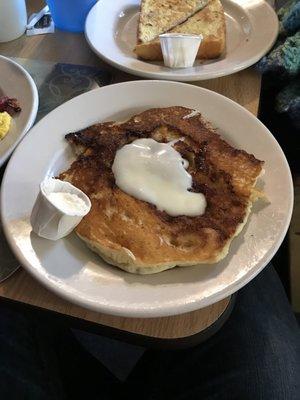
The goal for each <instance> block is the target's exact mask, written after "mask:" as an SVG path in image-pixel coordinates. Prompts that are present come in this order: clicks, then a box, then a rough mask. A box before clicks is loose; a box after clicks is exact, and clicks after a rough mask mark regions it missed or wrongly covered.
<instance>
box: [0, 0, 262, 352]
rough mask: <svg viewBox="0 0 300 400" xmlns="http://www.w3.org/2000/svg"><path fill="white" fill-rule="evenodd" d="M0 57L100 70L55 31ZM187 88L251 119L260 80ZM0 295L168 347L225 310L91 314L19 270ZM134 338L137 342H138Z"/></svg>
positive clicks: (248, 75)
mask: <svg viewBox="0 0 300 400" xmlns="http://www.w3.org/2000/svg"><path fill="white" fill-rule="evenodd" d="M43 5H44V2H43V1H42V0H28V1H27V8H28V13H29V14H30V13H31V12H34V11H38V10H40V9H41V8H42V6H43ZM0 54H2V55H5V56H8V57H23V58H31V59H37V60H43V61H54V62H65V63H73V64H83V65H91V66H103V65H105V63H104V62H103V61H101V60H100V59H98V58H97V57H96V56H95V55H94V54H93V52H92V51H91V50H90V49H89V47H88V45H87V43H86V41H85V38H84V35H82V34H72V33H67V32H60V31H57V32H55V34H50V35H40V36H35V37H26V36H22V37H21V38H19V39H17V40H15V41H13V42H10V43H2V44H1V43H0ZM106 67H107V65H106ZM108 68H110V69H111V70H112V72H113V75H114V76H115V81H116V82H120V81H125V80H134V79H138V78H136V77H134V76H131V75H128V74H126V73H124V72H121V71H118V70H116V69H114V68H112V67H108ZM193 84H195V85H198V86H202V87H205V88H208V89H211V90H214V91H216V92H218V93H221V94H223V95H225V96H226V97H229V98H230V99H232V100H234V101H236V102H237V103H239V104H241V105H242V106H243V107H245V108H246V109H248V110H249V111H250V112H252V113H253V114H254V115H257V112H258V105H259V96H260V85H261V81H260V77H259V75H258V74H257V73H256V72H255V71H254V70H253V69H247V70H244V71H241V72H239V73H236V74H234V75H231V76H227V77H223V78H219V79H214V80H211V81H201V82H194V83H193ZM0 296H1V298H2V300H3V301H5V300H9V301H13V302H15V303H16V304H20V303H21V304H23V305H24V304H27V305H30V306H34V307H37V308H38V309H39V310H47V311H49V312H50V314H51V311H52V312H55V313H56V314H55V317H62V316H63V317H64V318H69V320H70V321H72V323H73V324H77V326H78V324H79V325H81V326H82V325H84V324H85V322H89V323H93V327H94V330H95V331H99V332H101V333H104V334H108V335H110V336H112V335H113V336H115V337H119V338H122V339H124V340H132V339H133V340H134V341H135V342H139V343H143V344H145V343H146V342H147V341H148V342H149V343H151V342H153V341H155V339H160V340H163V341H164V343H167V342H168V343H169V344H171V345H172V343H177V344H178V343H179V342H180V343H185V344H186V343H189V344H192V343H194V342H196V341H199V337H200V336H199V333H201V334H202V335H201V338H202V339H203V338H205V336H206V335H207V334H210V333H211V332H212V331H213V330H214V329H216V327H217V326H220V325H221V324H222V323H223V322H224V320H225V318H226V314H228V313H229V311H230V306H229V304H230V298H227V299H224V300H222V301H220V302H218V303H216V304H213V305H212V306H210V307H206V308H204V309H201V310H197V311H194V312H191V313H187V314H183V315H180V316H176V317H167V318H151V319H141V318H121V317H113V316H109V315H104V314H100V313H96V312H92V311H89V310H86V309H83V308H81V307H78V306H76V305H74V304H71V303H69V302H67V301H65V300H62V299H61V298H59V297H57V296H56V295H54V294H53V293H50V292H49V291H48V290H47V289H45V288H44V287H42V286H41V285H40V284H39V283H38V282H37V281H35V280H34V279H33V278H32V277H31V276H30V275H29V274H28V273H27V272H25V270H23V269H21V270H19V271H18V272H17V273H16V274H14V275H13V276H12V277H11V278H10V279H8V280H6V281H4V282H3V283H2V284H1V285H0ZM216 321H218V323H216ZM97 328H99V329H97ZM203 332H204V333H205V334H203ZM137 335H138V336H137ZM137 338H139V339H141V338H142V341H141V340H137ZM186 339H191V340H186Z"/></svg>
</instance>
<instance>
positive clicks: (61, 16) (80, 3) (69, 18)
mask: <svg viewBox="0 0 300 400" xmlns="http://www.w3.org/2000/svg"><path fill="white" fill-rule="evenodd" d="M47 3H48V6H49V8H50V12H51V15H52V18H53V21H54V24H55V26H56V27H57V28H58V29H62V30H63V31H70V32H83V31H84V24H85V20H86V17H87V15H88V12H89V11H90V9H91V8H92V7H93V5H94V4H95V3H97V0H47Z"/></svg>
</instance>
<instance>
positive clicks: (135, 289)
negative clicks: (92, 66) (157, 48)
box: [1, 81, 293, 317]
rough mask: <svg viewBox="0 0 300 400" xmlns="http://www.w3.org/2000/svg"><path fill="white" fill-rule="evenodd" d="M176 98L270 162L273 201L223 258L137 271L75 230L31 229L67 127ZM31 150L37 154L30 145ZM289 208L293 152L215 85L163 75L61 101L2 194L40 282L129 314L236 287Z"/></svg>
mask: <svg viewBox="0 0 300 400" xmlns="http://www.w3.org/2000/svg"><path fill="white" fill-rule="evenodd" d="M174 105H177V106H178V105H181V106H184V107H188V108H192V109H197V110H199V111H200V112H201V113H202V115H203V116H204V117H205V118H206V119H207V120H208V121H210V122H211V123H212V125H213V126H214V127H216V128H217V129H218V132H219V133H220V134H221V136H222V137H223V138H224V139H225V140H227V141H228V142H229V143H230V144H231V145H233V146H234V147H236V148H239V149H244V150H246V151H247V152H248V153H250V154H254V155H255V157H257V158H258V159H261V160H264V161H265V165H264V169H265V174H264V176H263V177H262V178H260V179H261V180H260V182H258V184H259V185H260V188H261V189H262V190H263V192H264V193H265V195H266V196H267V198H268V202H263V201H257V202H256V203H255V204H254V206H253V209H252V212H251V214H250V217H249V220H248V222H247V224H246V225H245V227H244V229H243V231H242V232H241V233H240V234H239V236H238V237H236V238H235V239H234V240H233V243H232V245H231V247H230V250H229V254H228V255H227V256H226V257H225V258H224V259H223V260H222V261H220V262H218V263H216V264H209V265H208V264H202V265H198V266H193V267H182V268H179V267H177V268H173V269H170V270H168V271H164V272H160V273H157V274H152V275H137V274H130V273H128V272H125V271H122V270H120V269H118V268H117V267H113V266H111V265H109V264H107V263H106V262H104V261H103V259H101V258H100V257H99V256H98V255H96V254H95V253H93V252H92V251H91V250H89V248H88V247H87V246H86V245H85V243H84V242H82V241H81V240H80V239H79V238H78V237H77V236H76V235H75V233H72V234H71V235H69V236H67V237H66V238H64V239H61V240H58V241H54V242H53V241H50V240H46V239H42V238H40V237H38V236H37V235H35V234H34V233H33V232H32V227H31V225H30V221H29V218H30V214H31V211H32V207H33V204H34V201H35V199H36V196H37V193H38V190H39V184H40V182H41V181H42V180H43V179H44V178H45V177H46V176H48V175H52V176H53V175H54V176H57V174H59V173H60V172H61V171H63V170H65V169H66V168H67V167H69V165H70V163H71V160H73V157H74V155H73V152H72V151H71V149H70V146H69V144H68V143H67V141H66V140H65V135H66V134H67V133H69V132H75V131H77V130H79V129H82V128H84V127H87V126H89V125H91V124H94V123H96V122H100V121H101V122H103V121H112V120H115V121H124V120H126V119H127V118H129V117H130V116H132V115H134V114H136V113H138V112H141V111H144V110H147V109H149V108H153V107H169V106H174ZM33 148H35V149H39V151H34V152H33V151H32V149H33ZM25 167H26V168H25ZM20 199H22V201H20ZM292 205H293V186H292V179H291V174H290V170H289V166H288V164H287V161H286V158H285V156H284V154H283V152H282V150H281V148H280V146H279V145H278V143H277V142H276V140H275V139H274V137H273V136H272V134H271V133H270V132H269V131H268V129H267V128H266V127H265V126H264V125H263V124H262V123H261V122H260V121H259V120H258V119H257V118H255V117H254V116H253V115H252V114H251V113H249V112H248V111H247V110H245V109H244V108H243V107H241V106H240V105H238V104H236V103H234V102H233V101H231V100H229V99H227V98H226V97H223V96H221V95H219V94H217V93H215V92H212V91H209V90H206V89H203V88H198V87H195V86H191V85H186V84H183V83H177V82H166V81H135V82H126V83H121V84H116V85H110V86H106V87H104V88H101V89H96V90H93V91H90V92H88V93H85V94H83V95H81V96H78V97H76V98H74V99H72V100H70V101H68V102H67V103H65V104H63V105H61V106H60V107H58V108H56V109H55V110H53V111H52V112H51V113H49V114H48V115H47V116H46V117H45V118H43V119H42V120H41V121H40V122H39V123H38V124H37V125H36V126H35V127H34V128H32V130H31V131H30V132H29V134H28V135H27V136H26V137H25V139H24V140H23V141H22V143H21V144H20V146H19V147H18V148H17V149H16V151H15V153H14V154H13V156H12V158H11V160H10V162H9V164H8V167H7V169H6V172H5V175H4V178H3V182H2V191H1V217H2V222H3V228H4V232H5V234H6V236H7V239H8V242H9V244H10V246H11V248H12V250H13V252H14V253H15V255H16V257H17V258H18V260H19V261H20V263H21V264H22V265H23V266H24V267H25V268H26V269H27V270H28V271H29V272H30V273H31V274H32V275H33V276H34V277H35V278H36V279H38V280H39V281H40V282H41V283H42V284H44V285H45V286H46V287H47V288H49V289H50V290H52V291H54V292H55V293H57V294H58V295H59V296H62V297H64V298H66V299H67V300H69V301H72V302H74V303H77V304H80V305H81V306H83V307H86V308H89V309H92V310H97V311H100V312H104V313H108V314H113V315H121V316H128V317H158V316H167V315H176V314H180V313H185V312H189V311H193V310H196V309H199V308H202V307H205V306H208V305H210V304H212V303H215V302H217V301H219V300H221V299H223V298H225V297H227V296H228V295H230V294H232V293H234V292H236V291H237V290H239V289H240V288H241V287H242V286H244V285H245V284H246V283H248V282H249V281H250V280H251V279H253V278H254V277H255V276H256V275H257V274H258V273H259V272H260V271H261V270H262V269H263V268H264V266H265V265H266V264H267V263H268V262H269V261H270V260H271V259H272V257H273V256H274V254H275V253H276V251H277V249H278V247H279V246H280V244H281V242H282V240H283V238H284V236H285V234H286V231H287V228H288V226H289V222H290V218H291V212H292ZM144 251H147V248H146V247H145V249H144Z"/></svg>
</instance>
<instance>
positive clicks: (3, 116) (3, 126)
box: [0, 111, 12, 140]
mask: <svg viewBox="0 0 300 400" xmlns="http://www.w3.org/2000/svg"><path fill="white" fill-rule="evenodd" d="M11 120H12V118H11V116H10V115H9V114H8V113H7V112H6V111H4V112H0V140H1V139H3V138H4V136H5V135H6V134H7V132H8V131H9V128H10V123H11Z"/></svg>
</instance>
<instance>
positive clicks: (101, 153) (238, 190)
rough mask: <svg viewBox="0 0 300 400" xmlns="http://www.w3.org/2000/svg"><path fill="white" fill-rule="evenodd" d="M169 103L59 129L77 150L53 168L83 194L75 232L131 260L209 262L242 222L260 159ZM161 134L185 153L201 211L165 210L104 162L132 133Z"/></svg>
mask: <svg viewBox="0 0 300 400" xmlns="http://www.w3.org/2000/svg"><path fill="white" fill-rule="evenodd" d="M190 112H191V110H190V109H187V108H184V107H169V108H157V109H151V110H147V111H145V112H143V113H141V114H139V115H137V116H134V117H132V118H131V119H130V120H129V121H127V122H125V123H123V124H120V125H116V124H114V123H112V122H108V123H102V124H96V125H93V126H91V127H88V128H86V129H83V130H81V131H79V132H75V133H70V134H68V135H66V138H67V140H68V141H69V142H70V143H72V144H74V145H76V147H77V148H80V149H81V151H82V154H81V155H79V156H78V158H77V160H76V161H75V162H74V163H73V164H72V165H71V167H70V168H69V170H68V171H66V172H64V173H62V174H61V175H60V179H65V180H68V181H70V182H71V183H73V184H74V185H75V186H77V187H79V188H80V189H81V190H83V191H84V192H85V193H87V195H88V196H89V197H90V198H91V201H92V209H91V212H90V213H89V214H88V215H87V216H86V217H85V218H84V219H83V220H82V222H81V223H80V224H79V226H78V227H77V233H78V234H79V235H80V236H82V237H85V238H87V239H88V240H91V241H94V242H97V243H99V244H100V245H101V246H105V247H107V248H110V249H114V250H117V249H118V248H126V249H129V250H130V251H131V252H132V253H133V255H134V256H135V259H136V264H137V265H139V264H142V265H146V264H148V263H149V264H152V265H157V264H164V263H168V262H172V261H176V262H183V261H185V260H186V261H188V262H193V261H196V262H214V261H215V260H216V259H218V255H219V254H220V252H222V249H223V248H224V247H225V246H226V243H227V242H228V240H230V239H231V238H232V237H233V236H234V234H235V232H236V230H237V228H238V226H239V225H240V224H241V223H243V221H244V219H245V217H246V214H247V210H248V208H249V202H250V198H251V193H252V188H253V185H254V184H255V181H256V179H257V177H258V175H259V174H260V172H261V169H262V164H263V162H262V161H259V160H257V159H256V158H255V157H254V156H253V155H250V154H248V153H246V152H245V151H243V150H237V149H235V148H233V147H232V146H230V145H229V144H228V143H226V142H225V141H224V140H222V139H221V138H220V136H219V135H218V134H217V133H216V132H215V130H214V129H213V128H212V127H211V126H210V125H209V124H208V123H207V122H206V121H205V120H204V119H203V118H202V117H201V115H200V114H198V115H196V116H194V117H191V118H186V119H185V118H183V117H185V116H187V115H188V114H190ZM144 137H152V138H154V139H155V140H158V141H162V142H166V141H169V140H172V139H174V138H184V139H185V140H184V141H179V142H177V143H176V144H175V148H176V150H177V151H179V152H180V153H181V154H182V156H183V157H184V158H186V159H187V160H188V161H189V167H188V172H189V173H190V174H191V175H192V177H193V188H192V190H193V191H195V192H201V193H203V194H204V195H205V197H206V200H207V208H206V211H205V214H204V215H203V216H197V217H186V216H179V217H171V216H169V215H168V214H166V213H165V212H160V211H158V210H157V209H156V207H155V206H152V205H151V204H149V203H146V202H143V201H140V200H137V199H135V198H133V197H131V196H129V195H127V194H126V193H124V192H123V191H121V190H120V189H119V188H118V187H117V186H116V185H115V180H114V176H113V173H112V170H111V166H112V163H113V161H114V157H115V154H116V151H117V150H118V149H119V148H120V147H122V146H123V145H125V144H127V143H130V142H132V141H133V140H135V139H137V138H144Z"/></svg>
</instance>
